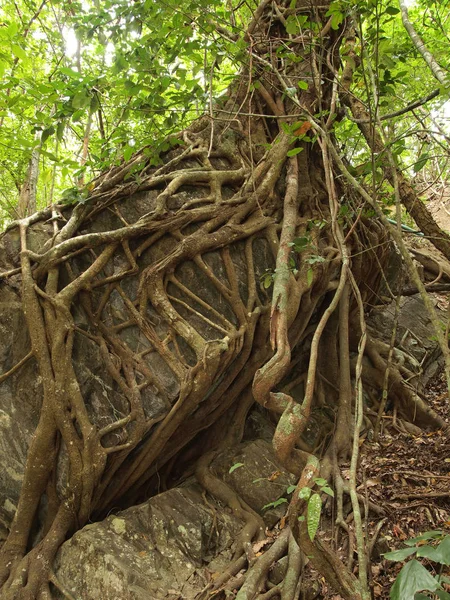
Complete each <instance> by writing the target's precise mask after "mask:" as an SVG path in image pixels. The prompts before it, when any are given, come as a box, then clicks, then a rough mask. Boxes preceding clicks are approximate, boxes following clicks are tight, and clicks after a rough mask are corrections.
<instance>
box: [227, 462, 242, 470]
mask: <svg viewBox="0 0 450 600" xmlns="http://www.w3.org/2000/svg"><path fill="white" fill-rule="evenodd" d="M243 466H244V463H240V462H238V463H234V465H233V466H231V467H230V470H229V471H228V473H232V472H233V471H236V469H239V468H240V467H243Z"/></svg>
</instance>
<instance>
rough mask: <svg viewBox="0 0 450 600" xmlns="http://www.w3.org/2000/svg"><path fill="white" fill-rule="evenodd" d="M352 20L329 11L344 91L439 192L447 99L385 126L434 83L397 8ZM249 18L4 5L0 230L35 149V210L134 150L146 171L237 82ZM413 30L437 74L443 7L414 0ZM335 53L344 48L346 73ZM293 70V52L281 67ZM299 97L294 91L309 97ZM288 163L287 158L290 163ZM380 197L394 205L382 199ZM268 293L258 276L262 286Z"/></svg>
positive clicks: (369, 170)
mask: <svg viewBox="0 0 450 600" xmlns="http://www.w3.org/2000/svg"><path fill="white" fill-rule="evenodd" d="M355 8H356V5H355V4H354V3H353V2H350V1H349V0H340V1H335V2H332V3H331V5H330V8H329V11H328V15H329V16H330V18H331V27H332V28H333V29H337V28H338V27H339V25H340V24H341V22H342V21H343V19H345V18H346V16H347V15H351V16H355V18H357V21H358V27H359V30H360V40H361V42H360V43H361V48H360V51H361V55H362V57H363V58H362V60H363V63H362V65H361V68H360V69H358V70H357V71H356V73H355V82H354V87H353V92H354V93H355V94H357V95H358V96H359V97H360V98H361V99H362V100H363V101H364V102H366V103H367V105H368V106H369V108H370V111H371V114H372V115H373V117H374V118H375V119H383V120H384V123H385V128H384V133H385V136H386V144H387V146H388V147H389V148H390V149H391V150H392V153H393V155H394V157H395V160H396V161H398V164H399V165H401V166H402V167H403V168H405V169H406V170H407V171H408V172H409V173H410V174H411V175H413V176H414V175H419V174H420V177H421V178H422V179H424V180H433V179H436V178H437V177H440V178H441V180H442V179H444V180H445V179H446V177H447V172H448V163H449V153H448V146H447V144H446V135H448V128H447V127H446V124H445V116H446V114H447V113H445V112H443V107H444V106H445V101H446V100H447V98H448V92H449V90H448V88H445V86H442V85H441V86H439V87H438V90H437V91H438V92H439V95H438V96H437V97H436V98H435V99H434V100H433V101H432V102H429V103H428V104H426V105H424V106H423V107H419V108H418V109H417V110H416V111H415V112H407V113H405V114H402V115H398V116H395V115H394V116H392V117H390V116H389V115H390V114H393V113H395V111H397V110H399V109H402V108H404V107H405V105H407V104H408V103H410V102H412V101H414V100H417V99H418V98H421V97H423V96H424V94H426V93H429V92H431V91H432V90H433V89H434V88H436V82H435V81H434V80H433V78H432V76H431V74H430V72H429V69H428V68H427V66H426V65H425V64H424V62H423V60H422V58H421V57H420V55H419V54H418V52H417V50H416V48H414V46H413V45H412V44H411V41H410V39H409V37H408V35H407V34H406V32H405V30H404V28H403V26H402V23H401V18H400V15H399V9H398V8H396V7H395V6H392V5H391V4H390V3H387V2H383V1H380V0H365V1H364V2H362V3H358V4H357V11H356V12H355ZM248 15H249V12H248V9H247V8H246V7H243V6H240V8H239V9H234V8H233V6H232V4H231V3H229V4H226V5H225V4H224V3H222V2H219V1H218V0H215V1H213V2H207V3H206V2H204V1H203V0H197V1H191V0H185V1H183V2H181V3H180V2H174V1H173V0H168V1H167V2H164V3H162V4H161V3H154V2H150V1H149V0H147V1H146V2H142V3H131V4H130V3H128V2H125V1H124V0H107V1H106V2H103V3H102V4H101V5H100V4H99V3H98V2H97V1H95V0H89V1H87V2H83V3H78V2H75V3H74V2H66V1H64V0H60V1H56V2H55V1H54V2H50V1H49V0H44V2H42V3H41V4H40V5H37V4H36V5H34V4H32V3H25V2H23V1H22V2H19V3H17V2H13V1H12V0H6V1H5V2H3V3H2V7H1V8H0V76H1V78H2V82H1V85H0V165H1V167H2V168H1V178H0V198H1V200H0V221H3V222H4V221H5V219H6V220H8V219H11V218H13V217H14V215H15V207H16V204H17V200H18V196H19V192H20V189H21V186H22V184H23V182H24V180H25V178H26V172H27V166H28V163H29V160H30V157H31V153H32V151H33V149H38V150H39V152H40V158H39V162H40V171H39V179H38V194H37V197H38V200H37V206H38V208H42V207H45V206H47V205H49V204H51V203H52V202H54V201H55V200H57V201H59V199H60V198H61V193H62V192H63V191H64V190H70V189H72V188H74V187H79V186H80V185H81V184H84V182H85V181H88V180H90V179H92V178H93V177H95V175H96V174H98V173H99V172H101V171H102V170H104V169H105V168H108V167H110V166H111V165H114V164H119V163H120V162H121V161H123V160H128V159H129V158H130V157H131V155H132V154H133V153H134V152H135V151H136V150H137V149H139V148H145V153H146V154H147V155H151V156H152V157H153V160H154V161H155V163H157V162H158V157H159V154H160V152H161V151H164V150H165V149H167V145H166V144H167V142H166V137H167V135H168V134H169V133H171V132H177V131H180V130H181V129H182V128H183V127H185V126H186V125H187V124H188V123H189V122H190V121H191V120H192V119H194V118H195V117H196V116H198V115H199V114H203V113H204V112H205V111H206V112H207V111H208V107H209V105H210V103H211V102H212V101H214V102H215V101H216V100H217V98H218V97H219V96H220V95H221V93H222V92H223V90H224V89H225V88H226V87H227V86H228V85H229V83H230V81H231V80H232V78H233V76H234V74H235V73H236V72H237V71H238V68H239V64H241V63H242V62H243V61H244V53H243V49H244V48H245V43H244V40H243V39H242V35H241V32H242V25H241V23H242V22H244V21H245V20H246V19H247V17H248ZM411 18H412V19H413V21H414V23H415V25H416V26H417V28H418V30H419V33H420V34H421V35H422V36H423V38H424V39H425V40H426V43H427V45H428V47H429V48H430V50H431V51H432V52H433V53H435V57H436V59H437V60H438V61H439V63H440V65H441V66H442V68H443V69H445V70H446V71H447V72H448V68H449V58H448V57H449V56H450V53H449V52H448V43H449V40H448V37H447V31H448V19H449V17H448V11H446V10H445V3H442V2H433V3H431V5H430V3H428V2H425V1H424V0H422V1H421V2H418V3H416V4H415V6H414V7H413V8H412V9H411ZM305 19H306V17H305ZM216 25H217V26H216ZM307 25H311V24H308V23H306V22H299V21H298V19H297V20H296V19H291V20H288V24H287V30H288V32H290V33H291V34H292V35H294V33H293V32H298V31H299V29H300V30H301V28H302V27H305V26H307ZM222 30H223V31H222ZM224 32H225V33H224ZM227 33H228V35H227ZM228 36H235V37H234V38H233V39H231V38H230V37H228ZM345 54H346V47H345V45H344V46H343V50H342V55H343V59H344V60H345ZM295 59H296V57H295V56H293V55H292V53H291V54H289V53H287V54H286V56H283V60H292V61H295ZM255 85H256V83H255ZM298 85H299V88H300V90H302V89H305V86H306V87H307V85H308V84H307V82H306V81H299V83H298ZM286 93H287V94H289V93H290V92H289V90H287V91H286ZM445 110H447V109H445ZM317 116H319V117H320V116H321V117H322V118H326V116H327V115H320V114H319V115H317ZM308 127H309V124H308V123H307V122H296V123H294V124H293V125H292V126H289V125H288V124H286V128H287V129H289V128H291V132H292V135H293V136H294V137H297V139H298V140H312V141H313V139H314V138H309V137H308V136H307V135H306V133H307V132H308ZM333 127H334V133H335V135H336V137H337V139H338V140H339V142H340V144H341V145H342V149H343V151H344V152H345V155H346V156H347V158H348V160H349V161H350V163H351V164H352V165H353V163H356V166H352V168H354V169H355V170H356V172H357V173H358V174H359V176H360V177H361V178H362V179H365V180H366V182H367V184H369V185H372V186H374V187H376V186H377V185H378V184H377V181H378V179H379V177H378V176H379V165H378V164H377V157H373V156H371V155H370V153H369V152H368V150H367V147H366V146H365V145H364V144H363V142H362V140H361V138H360V135H359V133H358V129H357V126H356V124H355V123H353V122H352V121H350V120H348V119H342V120H336V121H335V123H334V126H333ZM300 151H301V148H299V147H296V148H292V149H291V150H289V151H288V155H289V156H294V155H296V154H298V153H299V152H300ZM137 176H138V175H137ZM383 187H384V193H385V194H386V196H387V197H391V198H392V190H391V189H389V186H386V184H384V185H383ZM67 195H68V192H65V197H66V198H67ZM69 195H70V194H69ZM391 202H392V200H391ZM269 285H270V278H268V277H265V278H264V286H265V287H269Z"/></svg>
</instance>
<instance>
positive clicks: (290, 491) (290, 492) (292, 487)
mask: <svg viewBox="0 0 450 600" xmlns="http://www.w3.org/2000/svg"><path fill="white" fill-rule="evenodd" d="M296 487H297V486H296V485H290V486H289V487H288V488H287V490H286V494H292V492H295V488H296Z"/></svg>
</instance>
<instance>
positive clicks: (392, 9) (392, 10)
mask: <svg viewBox="0 0 450 600" xmlns="http://www.w3.org/2000/svg"><path fill="white" fill-rule="evenodd" d="M385 12H386V14H388V15H398V13H399V12H400V9H399V8H396V7H395V6H388V7H387V8H386V11H385Z"/></svg>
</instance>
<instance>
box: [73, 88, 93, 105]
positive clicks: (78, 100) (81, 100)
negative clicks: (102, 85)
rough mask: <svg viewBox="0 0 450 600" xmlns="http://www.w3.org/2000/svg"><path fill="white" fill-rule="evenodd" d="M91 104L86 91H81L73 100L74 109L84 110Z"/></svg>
mask: <svg viewBox="0 0 450 600" xmlns="http://www.w3.org/2000/svg"><path fill="white" fill-rule="evenodd" d="M88 102H89V96H88V95H87V93H86V90H81V91H80V92H77V93H76V94H75V95H74V97H73V98H72V106H73V107H74V108H83V107H84V106H86V104H87V103H88Z"/></svg>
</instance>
